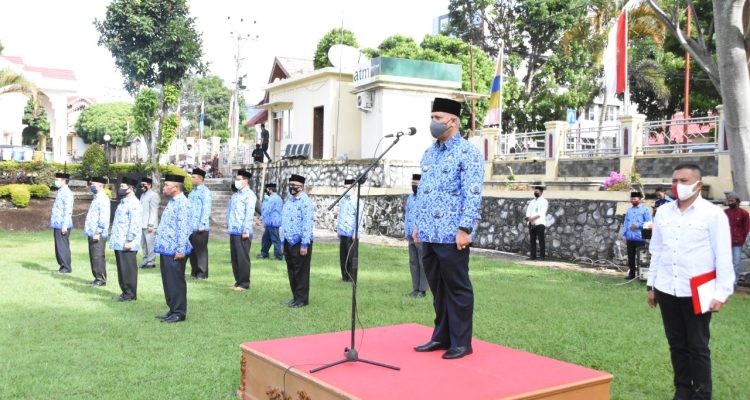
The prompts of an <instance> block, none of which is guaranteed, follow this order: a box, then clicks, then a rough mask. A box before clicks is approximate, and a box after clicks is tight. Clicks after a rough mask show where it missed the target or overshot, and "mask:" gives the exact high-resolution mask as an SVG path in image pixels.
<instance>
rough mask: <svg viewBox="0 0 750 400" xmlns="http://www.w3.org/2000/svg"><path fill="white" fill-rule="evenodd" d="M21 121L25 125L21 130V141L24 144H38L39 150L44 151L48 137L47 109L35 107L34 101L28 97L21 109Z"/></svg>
mask: <svg viewBox="0 0 750 400" xmlns="http://www.w3.org/2000/svg"><path fill="white" fill-rule="evenodd" d="M21 122H23V123H24V124H26V125H27V126H26V128H24V129H23V132H21V141H22V143H23V144H24V145H26V146H38V148H39V151H45V150H46V149H47V140H49V139H50V134H49V119H48V118H47V111H45V110H44V108H40V107H37V106H36V105H35V104H34V101H33V100H31V99H29V101H28V102H26V106H25V107H24V109H23V118H22V120H21Z"/></svg>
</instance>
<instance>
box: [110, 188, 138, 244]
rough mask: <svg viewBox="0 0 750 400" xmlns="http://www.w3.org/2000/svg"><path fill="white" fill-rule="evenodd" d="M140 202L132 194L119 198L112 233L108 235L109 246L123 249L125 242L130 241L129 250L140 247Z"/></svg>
mask: <svg viewBox="0 0 750 400" xmlns="http://www.w3.org/2000/svg"><path fill="white" fill-rule="evenodd" d="M141 213H142V210H141V202H140V201H138V198H137V197H135V195H134V194H131V195H129V196H127V197H125V198H124V199H122V200H120V204H119V205H118V206H117V210H115V219H114V221H112V233H111V234H110V236H109V248H110V249H112V250H118V251H124V250H125V247H124V246H125V242H132V246H131V247H130V251H138V249H140V248H141V218H142V217H141Z"/></svg>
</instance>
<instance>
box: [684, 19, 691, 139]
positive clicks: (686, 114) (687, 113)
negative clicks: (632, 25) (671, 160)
mask: <svg viewBox="0 0 750 400" xmlns="http://www.w3.org/2000/svg"><path fill="white" fill-rule="evenodd" d="M691 19H692V15H691V12H690V6H689V5H688V8H687V24H686V31H687V32H686V33H687V37H690V25H691V21H690V20H691ZM683 118H685V119H688V118H690V53H688V52H687V51H686V52H685V112H684V115H683ZM685 129H687V125H685Z"/></svg>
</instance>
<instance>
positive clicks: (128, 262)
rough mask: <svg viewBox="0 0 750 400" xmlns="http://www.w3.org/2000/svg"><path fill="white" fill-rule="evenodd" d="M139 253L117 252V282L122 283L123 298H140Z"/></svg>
mask: <svg viewBox="0 0 750 400" xmlns="http://www.w3.org/2000/svg"><path fill="white" fill-rule="evenodd" d="M137 254H138V252H137V251H120V250H115V262H116V263H117V280H118V282H120V290H122V297H126V298H133V299H135V298H137V297H138V258H137Z"/></svg>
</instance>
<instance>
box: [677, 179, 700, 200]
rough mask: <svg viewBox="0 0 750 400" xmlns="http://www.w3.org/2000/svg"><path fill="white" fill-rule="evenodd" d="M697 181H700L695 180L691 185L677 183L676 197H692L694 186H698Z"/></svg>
mask: <svg viewBox="0 0 750 400" xmlns="http://www.w3.org/2000/svg"><path fill="white" fill-rule="evenodd" d="M698 183H700V181H697V182H695V183H694V184H692V185H686V184H684V183H678V184H677V198H679V199H680V200H682V201H685V200H687V199H689V198H691V197H693V195H694V194H695V187H696V186H698Z"/></svg>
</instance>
